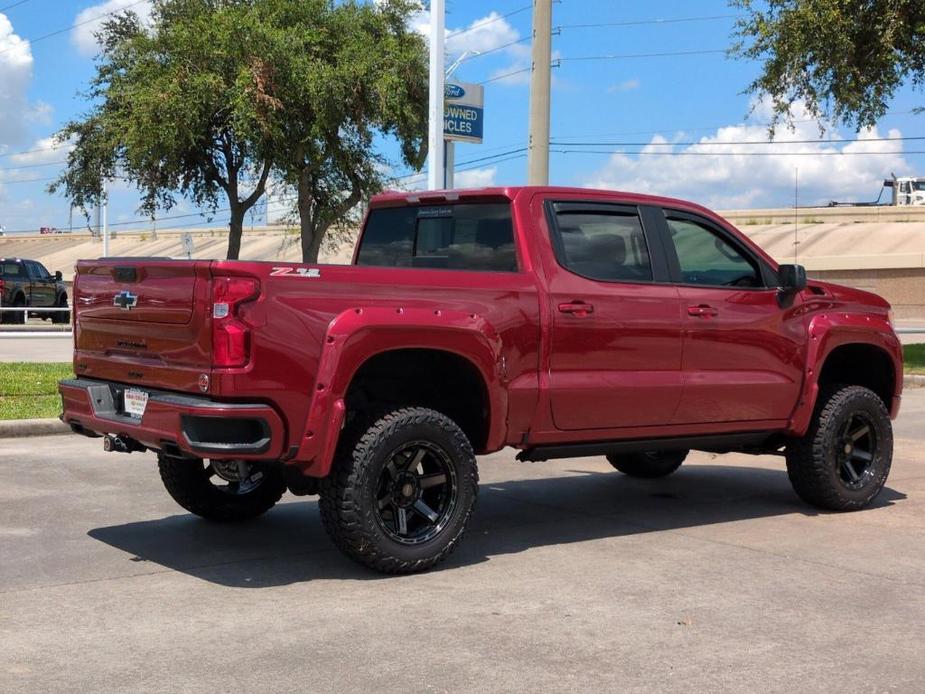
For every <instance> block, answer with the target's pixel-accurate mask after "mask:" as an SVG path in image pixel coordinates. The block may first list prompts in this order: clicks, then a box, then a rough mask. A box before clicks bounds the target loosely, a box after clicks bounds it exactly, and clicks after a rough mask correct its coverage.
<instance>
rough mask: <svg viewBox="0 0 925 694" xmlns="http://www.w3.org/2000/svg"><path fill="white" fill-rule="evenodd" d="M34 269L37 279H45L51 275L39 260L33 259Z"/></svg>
mask: <svg viewBox="0 0 925 694" xmlns="http://www.w3.org/2000/svg"><path fill="white" fill-rule="evenodd" d="M32 270H33V271H34V272H35V277H36V279H40V280H44V279H48V278H49V277H51V273H50V272H48V270H46V269H45V266H44V265H42V264H41V263H40V262H39V261H37V260H33V261H32Z"/></svg>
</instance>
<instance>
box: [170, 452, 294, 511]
mask: <svg viewBox="0 0 925 694" xmlns="http://www.w3.org/2000/svg"><path fill="white" fill-rule="evenodd" d="M157 467H158V470H159V471H160V473H161V480H162V481H163V483H164V488H165V489H167V493H168V494H170V496H171V497H172V498H173V500H174V501H176V502H177V503H178V504H180V506H182V507H183V508H185V509H186V510H187V511H189V512H190V513H194V514H196V515H197V516H202V517H203V518H208V519H209V520H214V521H243V520H250V519H251V518H256V517H257V516H259V515H261V514H263V513H266V512H267V511H269V510H270V509H271V508H273V506H275V505H276V502H278V501H279V500H280V498H281V497H282V496H283V492H284V491H286V480H285V475H284V474H283V466H282V465H280V464H275V463H269V464H259V463H253V464H251V463H247V462H244V461H234V460H232V461H208V460H190V459H186V458H173V457H171V456H168V455H165V454H163V453H161V454H159V455H158V457H157Z"/></svg>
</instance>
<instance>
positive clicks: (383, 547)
mask: <svg viewBox="0 0 925 694" xmlns="http://www.w3.org/2000/svg"><path fill="white" fill-rule="evenodd" d="M74 303H75V306H76V329H75V341H76V344H75V348H76V351H75V358H74V368H75V372H76V374H77V377H76V378H75V379H73V380H67V381H62V382H61V386H60V390H61V395H62V396H63V400H64V414H63V415H62V418H63V420H64V421H65V422H67V423H68V424H70V425H71V427H72V428H73V430H74V431H75V432H78V433H81V434H84V435H88V436H98V435H104V436H105V439H104V446H105V447H106V448H107V449H108V450H116V451H144V450H150V451H153V452H155V453H156V454H157V456H158V461H159V466H160V472H161V477H162V479H163V481H164V484H165V485H166V488H167V491H168V492H169V493H170V494H171V496H173V498H174V499H175V500H176V501H177V502H178V503H179V504H180V505H181V506H183V507H184V508H186V509H188V510H189V511H191V512H193V513H196V514H199V515H201V516H205V517H207V518H213V519H219V520H240V519H244V518H250V517H253V516H256V515H258V514H261V513H263V512H265V511H267V510H268V509H269V508H271V507H272V506H273V505H274V504H275V503H276V502H277V501H278V500H279V498H280V496H281V495H282V494H283V492H284V491H285V490H286V488H287V487H288V488H289V489H290V490H291V491H292V492H294V493H296V494H307V493H316V492H317V493H320V495H321V501H320V508H321V514H322V518H323V521H324V524H325V527H326V528H327V530H328V532H329V533H330V535H331V537H332V538H333V539H334V541H335V542H336V544H337V545H338V546H339V547H340V548H341V549H342V550H343V551H344V552H346V554H348V555H349V556H350V557H352V558H354V559H356V560H358V561H360V562H363V563H364V564H367V565H368V566H371V567H373V568H376V569H379V570H382V571H387V572H408V571H416V570H421V569H425V568H427V567H430V566H433V565H434V564H436V563H437V562H438V561H440V560H441V559H443V558H444V557H445V556H447V554H449V553H450V552H451V551H452V550H453V548H454V547H455V546H456V545H457V543H458V542H459V540H460V538H461V536H462V534H463V531H464V529H465V527H466V524H467V523H468V521H469V517H470V514H471V513H472V510H473V507H474V505H475V499H476V493H477V483H478V474H477V470H476V462H475V456H476V455H477V454H484V453H490V452H492V451H497V450H499V449H501V448H503V447H505V446H513V447H516V448H518V449H520V453H519V458H520V459H522V460H534V461H535V460H546V459H550V458H568V457H573V456H589V455H602V456H606V457H607V459H608V460H609V461H610V463H611V464H612V465H613V466H614V467H615V468H616V469H617V470H620V471H621V472H623V473H626V474H628V475H633V476H637V477H660V476H663V475H668V474H670V473H672V472H674V471H675V470H677V469H678V467H679V466H680V465H681V463H682V462H683V460H684V458H685V456H686V455H687V453H688V451H689V450H690V449H699V450H704V451H713V452H718V453H725V452H731V451H737V452H743V453H757V454H779V455H782V456H784V457H785V459H786V465H787V471H788V473H789V475H790V479H791V481H792V483H793V486H794V488H795V490H796V492H797V494H799V496H800V497H801V498H802V499H804V500H805V501H806V502H808V503H810V504H813V505H815V506H818V507H820V508H824V509H834V510H851V509H859V508H862V507H864V506H866V505H867V504H868V503H870V501H871V500H872V499H873V498H874V497H875V496H876V495H877V494H878V493H879V492H880V490H881V488H882V487H883V485H884V482H885V480H886V478H887V474H888V473H889V470H890V462H891V458H892V444H893V441H892V433H891V431H892V430H891V421H890V420H891V416H892V417H895V416H896V414H897V412H898V410H899V403H900V393H901V388H902V369H901V361H900V345H899V341H898V340H897V338H896V335H895V334H894V332H893V328H892V326H891V317H890V311H889V306H888V304H887V303H886V302H885V301H883V300H882V299H881V298H879V297H877V296H875V295H873V294H868V293H866V292H862V291H858V290H854V289H848V288H845V287H840V286H836V285H833V284H827V283H824V282H816V281H809V282H808V281H807V279H806V275H805V272H804V270H803V269H802V268H801V267H799V266H795V265H778V264H777V263H775V262H774V261H773V260H772V259H771V258H770V257H768V256H767V255H766V254H765V253H763V252H762V251H761V250H760V249H759V248H757V247H756V246H754V245H753V244H752V243H751V242H750V241H749V240H748V239H747V238H746V237H745V236H743V235H742V234H741V233H739V232H738V231H737V230H736V229H734V228H733V227H732V226H730V225H729V224H728V223H727V222H726V221H724V220H723V219H721V218H719V217H717V216H716V215H715V214H713V213H711V212H709V211H708V210H706V209H703V208H702V207H699V206H697V205H694V204H691V203H687V202H682V201H679V200H671V199H666V198H657V197H649V196H642V195H631V194H624V193H614V192H603V191H592V190H576V189H565V188H492V189H484V190H471V191H453V192H437V193H414V194H398V193H393V194H386V195H381V196H379V197H377V198H375V199H374V200H373V201H372V203H371V205H370V211H369V214H368V216H367V219H366V221H365V224H364V227H363V231H362V235H361V238H360V241H359V244H358V247H357V251H356V253H355V257H354V262H353V266H352V267H351V266H317V265H301V264H290V263H259V262H236V261H234V262H232V261H211V262H209V261H170V260H160V259H149V260H145V259H138V260H127V259H111V260H95V261H82V262H81V263H80V264H79V265H78V267H77V279H76V284H75V287H74Z"/></svg>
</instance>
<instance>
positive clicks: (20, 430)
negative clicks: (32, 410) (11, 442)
mask: <svg viewBox="0 0 925 694" xmlns="http://www.w3.org/2000/svg"><path fill="white" fill-rule="evenodd" d="M70 433H71V428H70V427H69V426H68V425H67V424H65V423H64V422H62V421H61V420H60V419H57V418H54V419H8V420H2V421H0V439H12V438H22V437H25V436H51V435H54V434H70Z"/></svg>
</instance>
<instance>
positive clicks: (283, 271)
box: [270, 267, 321, 277]
mask: <svg viewBox="0 0 925 694" xmlns="http://www.w3.org/2000/svg"><path fill="white" fill-rule="evenodd" d="M279 275H295V276H296V277H321V270H319V269H318V268H316V267H275V268H273V271H272V272H271V273H270V277H277V276H279Z"/></svg>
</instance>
